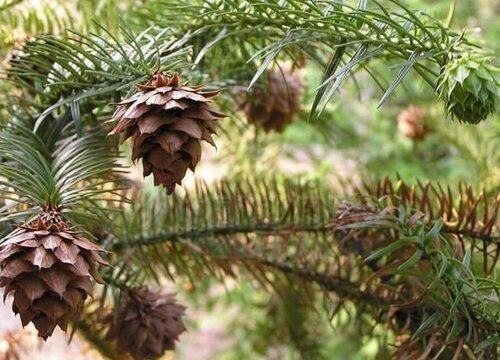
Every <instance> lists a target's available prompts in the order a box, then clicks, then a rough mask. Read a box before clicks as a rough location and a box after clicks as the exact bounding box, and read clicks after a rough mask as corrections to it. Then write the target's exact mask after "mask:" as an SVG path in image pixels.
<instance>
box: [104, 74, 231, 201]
mask: <svg viewBox="0 0 500 360" xmlns="http://www.w3.org/2000/svg"><path fill="white" fill-rule="evenodd" d="M136 88H137V90H138V92H137V93H136V94H134V95H133V96H132V97H130V98H128V99H126V100H124V101H122V102H120V103H118V104H117V105H118V108H117V110H116V112H115V113H114V115H113V120H115V121H116V124H115V127H114V129H113V130H112V131H111V133H110V134H116V133H123V138H122V139H123V141H125V140H126V139H128V138H129V137H132V160H134V161H135V160H137V159H139V158H142V164H143V175H144V177H146V176H148V175H150V174H153V177H154V184H155V186H156V185H160V184H161V185H163V186H164V187H166V189H167V192H168V193H169V194H171V193H172V192H173V191H174V189H175V186H176V185H177V184H179V185H180V184H181V182H182V179H183V178H184V176H185V175H186V171H187V169H188V168H189V169H191V170H192V171H194V169H195V167H196V165H197V164H198V162H199V161H200V158H201V145H200V142H201V140H205V141H207V142H208V143H210V144H212V145H213V146H215V144H214V142H213V139H212V134H215V121H216V120H218V119H221V118H223V117H225V115H223V114H221V113H219V112H217V111H215V110H214V109H213V108H212V106H211V105H210V104H209V102H210V101H211V99H212V98H213V97H214V96H216V95H217V94H218V93H219V91H206V90H203V88H202V87H201V86H197V87H188V86H182V85H181V82H180V79H179V76H178V75H177V74H174V75H173V76H168V75H167V74H165V73H162V72H157V73H155V74H154V75H153V77H152V79H151V80H149V81H148V82H147V83H146V84H144V85H140V84H138V85H136Z"/></svg>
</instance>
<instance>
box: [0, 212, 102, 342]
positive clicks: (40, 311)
mask: <svg viewBox="0 0 500 360" xmlns="http://www.w3.org/2000/svg"><path fill="white" fill-rule="evenodd" d="M100 252H103V250H102V249H101V248H100V247H99V246H97V245H96V244H94V243H92V242H91V241H89V240H87V239H85V238H83V237H81V236H80V235H79V234H77V233H76V232H75V231H73V230H72V229H71V227H70V226H69V224H68V223H67V222H66V221H65V220H64V219H63V218H62V216H61V215H60V214H59V212H58V211H57V210H55V209H45V210H44V212H42V213H41V214H39V215H38V216H37V217H35V218H34V219H33V220H32V221H30V222H29V223H27V224H25V225H23V226H22V227H21V230H20V231H17V232H15V233H13V234H12V235H10V236H9V237H8V239H7V240H6V241H5V242H4V243H2V244H1V245H0V269H1V270H0V286H3V287H5V289H4V299H5V297H6V296H7V295H8V294H9V293H12V294H13V298H14V299H13V300H14V301H13V304H12V310H13V311H14V312H15V313H16V314H19V316H20V317H21V322H22V325H23V326H26V325H27V324H28V323H29V322H32V323H33V324H34V325H35V327H36V329H37V330H38V334H39V336H40V337H42V338H43V339H45V340H46V339H47V338H48V337H49V336H50V335H52V332H53V331H54V329H55V327H56V326H59V327H60V328H61V329H62V330H64V331H66V329H67V327H68V323H69V321H70V320H74V319H75V318H77V317H78V315H79V314H80V312H81V310H82V307H83V303H84V301H85V299H86V298H87V296H88V295H90V294H91V290H92V280H93V279H94V280H96V281H97V282H99V283H103V280H102V279H101V277H100V276H99V274H98V272H97V270H96V268H97V266H98V264H102V265H108V264H107V263H106V262H105V261H104V260H103V259H102V258H101V256H100V255H99V253H100Z"/></svg>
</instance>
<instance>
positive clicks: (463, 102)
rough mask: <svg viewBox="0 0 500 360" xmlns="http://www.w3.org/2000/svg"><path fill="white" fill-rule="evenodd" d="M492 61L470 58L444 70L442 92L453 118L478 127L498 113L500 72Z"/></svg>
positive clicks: (440, 87) (440, 89)
mask: <svg viewBox="0 0 500 360" xmlns="http://www.w3.org/2000/svg"><path fill="white" fill-rule="evenodd" d="M488 62H489V59H488V58H483V57H479V56H474V55H467V56H463V57H461V58H459V59H455V60H453V61H450V62H449V63H448V64H446V66H445V67H444V68H443V71H442V73H441V76H440V78H439V86H438V91H439V95H440V97H441V99H443V100H444V103H445V108H446V112H447V113H449V114H451V116H452V118H456V119H458V121H464V122H467V123H469V124H478V123H480V122H481V121H483V120H485V119H486V118H487V117H488V115H490V114H493V113H494V112H495V110H496V106H497V103H498V92H497V87H498V80H497V78H496V74H495V73H496V72H498V69H497V68H494V67H493V66H491V65H490V64H488Z"/></svg>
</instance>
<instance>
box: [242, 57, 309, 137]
mask: <svg viewBox="0 0 500 360" xmlns="http://www.w3.org/2000/svg"><path fill="white" fill-rule="evenodd" d="M303 89H304V86H303V84H302V79H301V71H300V70H298V69H293V70H292V69H290V68H289V67H287V66H285V65H282V66H279V67H278V66H276V67H273V68H269V69H267V81H266V83H265V84H263V85H262V86H261V87H257V86H256V87H255V89H254V90H253V91H252V92H251V93H250V94H249V95H248V98H247V100H246V101H245V104H244V110H245V114H246V117H247V119H248V122H250V123H254V124H256V125H259V126H262V128H263V129H264V130H265V131H266V132H270V131H272V130H274V131H277V132H282V131H283V130H285V128H286V127H287V126H288V125H289V124H290V123H291V122H292V120H293V116H294V115H295V114H296V113H297V112H298V111H300V97H301V95H302V92H303Z"/></svg>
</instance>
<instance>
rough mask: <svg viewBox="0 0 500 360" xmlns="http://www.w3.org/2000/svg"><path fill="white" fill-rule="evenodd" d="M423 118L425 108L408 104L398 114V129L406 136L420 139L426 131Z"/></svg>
mask: <svg viewBox="0 0 500 360" xmlns="http://www.w3.org/2000/svg"><path fill="white" fill-rule="evenodd" d="M424 120H425V110H424V109H423V108H421V107H419V106H415V105H410V106H408V107H407V108H406V109H404V110H403V111H401V112H400V113H399V115H398V130H399V132H400V133H401V135H403V136H405V137H407V138H410V139H413V140H422V139H423V138H424V137H425V135H426V134H427V132H428V129H427V127H426V126H425V122H424Z"/></svg>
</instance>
